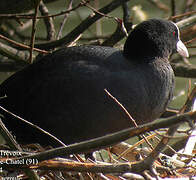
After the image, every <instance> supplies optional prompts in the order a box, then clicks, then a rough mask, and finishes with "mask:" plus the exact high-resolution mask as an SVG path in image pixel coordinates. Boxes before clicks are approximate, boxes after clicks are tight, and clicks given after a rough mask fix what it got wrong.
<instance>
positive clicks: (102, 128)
mask: <svg viewBox="0 0 196 180" xmlns="http://www.w3.org/2000/svg"><path fill="white" fill-rule="evenodd" d="M175 52H178V53H179V54H181V55H182V56H185V57H188V51H187V49H186V47H185V46H184V44H183V43H182V41H181V40H180V39H179V29H178V28H177V26H176V25H175V24H174V23H172V22H169V21H165V20H160V19H151V20H147V21H144V22H142V23H141V24H139V25H137V26H136V27H135V28H134V30H133V31H132V32H131V33H130V35H129V37H128V39H127V40H126V42H125V45H124V49H123V51H120V50H117V49H115V48H112V47H101V46H90V45H86V46H74V47H69V48H62V49H59V50H57V51H55V52H53V53H52V54H49V55H47V56H44V57H43V58H41V59H40V60H39V61H37V62H35V63H34V64H32V65H29V66H28V67H26V68H24V69H23V70H21V71H19V72H17V73H15V74H14V75H12V76H11V77H9V78H8V79H7V80H5V81H4V82H3V83H2V84H1V86H0V94H1V96H4V95H6V96H7V98H4V99H1V100H0V105H1V106H3V107H4V108H6V109H8V110H9V111H11V112H13V113H15V114H17V115H19V116H21V117H23V118H24V119H27V120H28V121H31V122H32V123H34V124H35V125H38V126H40V127H41V128H43V129H45V130H47V131H48V132H50V133H51V134H53V135H55V136H56V137H57V138H59V139H60V140H61V141H63V142H64V143H65V144H71V143H75V142H80V141H84V140H88V139H91V138H95V137H99V136H103V135H105V134H109V133H112V132H116V131H119V130H122V129H125V128H128V127H131V126H132V127H133V126H134V125H133V123H132V121H131V120H130V119H129V118H128V117H127V115H126V114H125V113H124V111H123V110H122V108H121V107H120V106H119V105H118V104H117V103H116V102H115V101H114V100H113V99H112V98H111V97H110V96H109V95H108V94H107V93H106V92H105V91H104V89H107V90H108V91H109V92H110V93H111V94H112V95H113V96H114V97H115V98H117V99H118V101H119V102H121V103H122V105H123V106H124V107H125V108H126V109H127V110H128V111H129V113H130V114H131V116H132V117H133V118H134V119H135V120H136V122H137V124H143V123H146V122H149V121H152V120H154V119H156V118H158V117H159V116H160V115H161V114H162V113H163V112H164V110H165V108H166V106H167V105H168V103H169V102H170V100H171V98H172V94H173V90H174V73H173V70H172V68H171V66H170V64H169V60H168V58H169V57H170V55H171V54H172V53H175ZM5 116H6V117H5V118H6V120H5V121H4V123H5V125H6V126H7V128H8V129H9V130H10V131H11V132H12V133H13V134H14V135H15V136H16V140H17V141H18V142H19V143H22V144H25V143H40V144H41V145H52V146H59V144H58V143H57V142H56V141H54V140H52V139H51V138H49V137H48V136H46V135H44V134H42V133H41V132H39V131H38V130H36V129H34V128H32V127H30V126H29V125H27V124H25V123H23V122H21V121H20V120H18V119H15V118H13V117H11V116H8V114H6V115H5Z"/></svg>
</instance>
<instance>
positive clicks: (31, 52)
mask: <svg viewBox="0 0 196 180" xmlns="http://www.w3.org/2000/svg"><path fill="white" fill-rule="evenodd" d="M40 2H41V0H38V2H37V4H36V7H35V13H34V16H33V25H32V32H31V42H30V49H29V52H30V56H29V63H30V64H31V63H33V48H34V43H35V31H36V20H37V15H38V9H39V4H40Z"/></svg>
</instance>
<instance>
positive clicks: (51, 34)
mask: <svg viewBox="0 0 196 180" xmlns="http://www.w3.org/2000/svg"><path fill="white" fill-rule="evenodd" d="M39 10H40V12H41V14H42V15H45V16H48V15H49V13H48V9H47V7H46V6H45V4H44V3H43V1H41V2H40V5H39ZM44 23H45V26H46V30H47V40H49V41H50V40H54V38H55V28H54V23H53V19H52V18H49V17H48V18H44Z"/></svg>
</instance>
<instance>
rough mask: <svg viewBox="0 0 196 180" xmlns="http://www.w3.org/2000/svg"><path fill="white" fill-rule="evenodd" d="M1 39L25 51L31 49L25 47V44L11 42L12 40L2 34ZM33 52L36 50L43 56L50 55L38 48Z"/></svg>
mask: <svg viewBox="0 0 196 180" xmlns="http://www.w3.org/2000/svg"><path fill="white" fill-rule="evenodd" d="M0 39H3V40H6V41H7V42H9V43H12V44H14V45H15V46H18V47H21V48H23V49H28V50H29V49H30V46H28V45H25V44H21V43H19V42H16V41H13V40H11V39H9V38H7V37H5V36H3V35H1V34H0ZM33 50H34V51H37V52H40V53H43V54H48V53H49V52H48V51H45V50H41V49H37V48H33Z"/></svg>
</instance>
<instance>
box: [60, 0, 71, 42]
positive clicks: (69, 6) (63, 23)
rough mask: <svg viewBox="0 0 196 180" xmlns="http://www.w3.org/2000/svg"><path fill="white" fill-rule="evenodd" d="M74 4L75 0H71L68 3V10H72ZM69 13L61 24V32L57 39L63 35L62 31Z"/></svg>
mask: <svg viewBox="0 0 196 180" xmlns="http://www.w3.org/2000/svg"><path fill="white" fill-rule="evenodd" d="M72 4H73V0H70V2H69V5H68V8H67V10H68V11H70V10H71V9H72ZM68 15H69V13H66V14H65V15H64V18H63V21H62V22H61V25H60V29H59V32H58V34H57V39H60V38H61V36H62V31H63V28H64V26H65V23H66V21H67V18H68Z"/></svg>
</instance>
